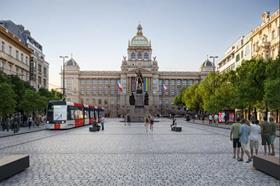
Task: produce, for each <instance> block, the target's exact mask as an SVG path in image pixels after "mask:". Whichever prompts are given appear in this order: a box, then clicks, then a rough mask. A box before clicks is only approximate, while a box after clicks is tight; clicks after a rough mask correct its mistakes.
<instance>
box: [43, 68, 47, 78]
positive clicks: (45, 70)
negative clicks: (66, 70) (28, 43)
mask: <svg viewBox="0 0 280 186" xmlns="http://www.w3.org/2000/svg"><path fill="white" fill-rule="evenodd" d="M44 77H47V68H46V67H44Z"/></svg>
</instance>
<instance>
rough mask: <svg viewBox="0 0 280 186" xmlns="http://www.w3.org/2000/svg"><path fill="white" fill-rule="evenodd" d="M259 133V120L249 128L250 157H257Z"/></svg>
mask: <svg viewBox="0 0 280 186" xmlns="http://www.w3.org/2000/svg"><path fill="white" fill-rule="evenodd" d="M260 133H261V127H260V126H259V120H257V121H255V122H254V123H252V124H251V126H250V150H251V157H253V155H254V150H255V155H258V150H259V138H260Z"/></svg>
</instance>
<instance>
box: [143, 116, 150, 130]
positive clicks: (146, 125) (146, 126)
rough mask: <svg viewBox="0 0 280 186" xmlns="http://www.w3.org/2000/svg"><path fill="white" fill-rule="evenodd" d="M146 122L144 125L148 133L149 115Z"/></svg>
mask: <svg viewBox="0 0 280 186" xmlns="http://www.w3.org/2000/svg"><path fill="white" fill-rule="evenodd" d="M144 120H145V123H144V126H145V128H146V133H148V127H149V122H150V121H149V118H148V117H145V119H144Z"/></svg>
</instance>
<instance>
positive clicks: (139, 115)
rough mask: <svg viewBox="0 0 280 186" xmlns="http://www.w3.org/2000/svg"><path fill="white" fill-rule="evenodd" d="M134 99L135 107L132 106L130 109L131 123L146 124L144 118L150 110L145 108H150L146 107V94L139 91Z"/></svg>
mask: <svg viewBox="0 0 280 186" xmlns="http://www.w3.org/2000/svg"><path fill="white" fill-rule="evenodd" d="M139 92H141V93H139ZM134 97H135V105H131V106H130V108H129V116H130V120H131V122H144V117H145V116H146V111H147V110H148V108H145V107H148V106H144V94H143V92H142V91H137V92H136V94H135V96H134Z"/></svg>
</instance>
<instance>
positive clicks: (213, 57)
mask: <svg viewBox="0 0 280 186" xmlns="http://www.w3.org/2000/svg"><path fill="white" fill-rule="evenodd" d="M209 58H211V59H213V72H214V73H215V69H216V66H215V59H217V58H218V56H210V57H209Z"/></svg>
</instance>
